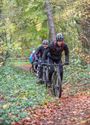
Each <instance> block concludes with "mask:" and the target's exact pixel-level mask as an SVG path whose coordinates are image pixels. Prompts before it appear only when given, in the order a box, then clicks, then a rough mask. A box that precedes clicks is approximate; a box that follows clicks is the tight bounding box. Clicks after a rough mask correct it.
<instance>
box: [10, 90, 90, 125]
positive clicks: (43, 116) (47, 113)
mask: <svg viewBox="0 0 90 125" xmlns="http://www.w3.org/2000/svg"><path fill="white" fill-rule="evenodd" d="M66 90H67V88H66V89H65V88H64V91H63V94H62V98H60V99H56V100H55V102H50V103H47V104H45V105H43V106H38V107H36V108H34V109H33V108H28V109H27V112H28V117H27V118H25V119H23V120H21V121H19V122H18V123H13V124H12V125H90V93H89V94H88V93H83V92H81V91H80V92H78V94H76V95H74V96H70V95H66ZM67 91H68V90H67Z"/></svg>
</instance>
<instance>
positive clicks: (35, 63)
mask: <svg viewBox="0 0 90 125" xmlns="http://www.w3.org/2000/svg"><path fill="white" fill-rule="evenodd" d="M38 64H40V63H38V62H34V63H33V65H38ZM41 65H42V66H59V65H60V64H49V63H41ZM64 65H65V64H64V63H63V64H61V66H64Z"/></svg>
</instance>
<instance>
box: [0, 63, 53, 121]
mask: <svg viewBox="0 0 90 125" xmlns="http://www.w3.org/2000/svg"><path fill="white" fill-rule="evenodd" d="M0 95H1V96H0V97H1V100H0V108H1V109H2V110H0V117H1V118H3V120H4V122H5V123H6V122H7V121H8V122H11V121H18V120H19V119H21V118H23V117H25V116H26V115H28V114H27V113H26V111H25V109H26V108H27V107H30V106H35V105H39V104H44V103H45V102H47V101H50V100H52V98H51V97H49V95H48V94H47V91H46V89H45V86H40V85H37V84H36V78H35V77H34V76H33V75H32V74H30V73H29V72H27V73H26V72H24V71H22V70H18V69H17V68H13V67H10V66H9V65H7V66H5V67H2V68H1V69H0Z"/></svg>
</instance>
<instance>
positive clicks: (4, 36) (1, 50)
mask: <svg viewBox="0 0 90 125" xmlns="http://www.w3.org/2000/svg"><path fill="white" fill-rule="evenodd" d="M50 5H51V8H52V14H53V19H54V24H55V30H56V33H57V32H62V33H63V34H64V36H65V41H66V42H67V43H68V44H69V47H70V50H71V52H73V54H75V53H78V55H79V56H82V54H83V52H85V53H89V49H90V34H89V33H90V13H89V12H90V2H89V0H58V1H55V0H50ZM48 27H49V26H48V19H47V14H46V10H45V1H43V0H38V1H37V0H31V1H29V0H12V1H11V0H0V55H1V56H2V57H3V58H4V59H6V58H7V57H8V56H11V57H15V56H16V55H17V56H18V57H23V56H29V55H28V54H29V51H30V48H34V47H37V46H38V45H40V44H41V41H42V40H43V39H50V37H49V28H48ZM27 53H28V54H27ZM25 54H26V55H25ZM85 57H86V56H85Z"/></svg>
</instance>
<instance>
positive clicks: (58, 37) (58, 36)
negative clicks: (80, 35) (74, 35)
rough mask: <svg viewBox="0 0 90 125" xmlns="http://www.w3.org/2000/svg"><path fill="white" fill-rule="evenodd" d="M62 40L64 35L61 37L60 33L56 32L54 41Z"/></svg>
mask: <svg viewBox="0 0 90 125" xmlns="http://www.w3.org/2000/svg"><path fill="white" fill-rule="evenodd" d="M63 40H64V37H63V35H62V33H58V34H57V35H56V41H63Z"/></svg>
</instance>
